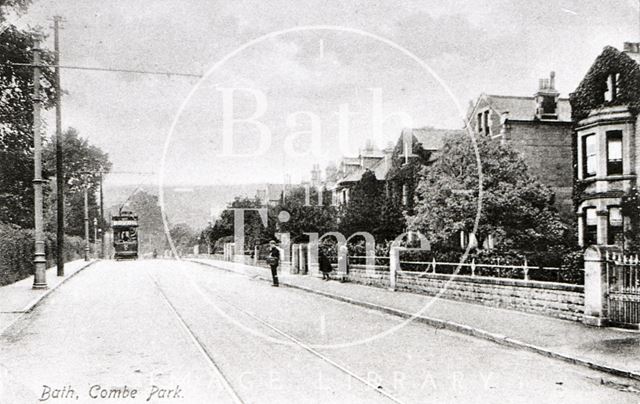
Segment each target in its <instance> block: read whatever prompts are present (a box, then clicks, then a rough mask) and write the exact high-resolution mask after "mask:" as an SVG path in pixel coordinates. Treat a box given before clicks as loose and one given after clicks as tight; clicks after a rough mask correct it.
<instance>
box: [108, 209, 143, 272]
mask: <svg viewBox="0 0 640 404" xmlns="http://www.w3.org/2000/svg"><path fill="white" fill-rule="evenodd" d="M111 228H112V230H113V249H114V251H115V253H114V258H115V259H116V260H121V259H138V216H136V215H134V214H133V212H131V211H128V210H123V209H120V212H119V213H118V215H117V216H111Z"/></svg>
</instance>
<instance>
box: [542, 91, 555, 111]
mask: <svg viewBox="0 0 640 404" xmlns="http://www.w3.org/2000/svg"><path fill="white" fill-rule="evenodd" d="M542 113H543V114H545V115H546V114H551V115H552V114H555V113H556V97H555V95H545V96H543V97H542Z"/></svg>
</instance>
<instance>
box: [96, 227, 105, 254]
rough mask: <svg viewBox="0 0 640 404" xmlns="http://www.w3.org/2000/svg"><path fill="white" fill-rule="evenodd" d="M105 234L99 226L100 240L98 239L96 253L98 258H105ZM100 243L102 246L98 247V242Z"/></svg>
mask: <svg viewBox="0 0 640 404" xmlns="http://www.w3.org/2000/svg"><path fill="white" fill-rule="evenodd" d="M103 237H104V236H103V235H102V229H101V228H99V227H98V240H96V249H97V250H96V255H97V256H98V258H100V259H103V258H104V239H103ZM97 243H100V247H98V244H97Z"/></svg>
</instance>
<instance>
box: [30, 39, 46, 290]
mask: <svg viewBox="0 0 640 404" xmlns="http://www.w3.org/2000/svg"><path fill="white" fill-rule="evenodd" d="M41 107H42V98H41V95H40V38H38V37H36V38H34V41H33V193H34V198H33V199H34V212H33V213H34V227H35V234H34V236H35V254H34V255H35V257H34V260H33V262H34V264H35V272H34V276H33V288H34V289H46V288H47V272H46V269H47V261H46V257H45V251H44V232H43V218H42V217H43V211H42V199H43V198H42V183H43V182H44V180H43V179H42V139H41V136H40V135H41V133H40V132H41V126H42V122H41V119H40V109H41Z"/></svg>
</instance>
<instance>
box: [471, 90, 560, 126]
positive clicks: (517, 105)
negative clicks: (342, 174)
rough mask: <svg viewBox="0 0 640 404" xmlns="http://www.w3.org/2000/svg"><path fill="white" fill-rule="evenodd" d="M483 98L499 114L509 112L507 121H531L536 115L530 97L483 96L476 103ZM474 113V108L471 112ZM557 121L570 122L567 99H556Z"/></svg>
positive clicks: (533, 102) (534, 106)
mask: <svg viewBox="0 0 640 404" xmlns="http://www.w3.org/2000/svg"><path fill="white" fill-rule="evenodd" d="M482 98H485V99H486V100H487V101H488V103H489V105H491V108H492V109H493V110H494V111H496V112H497V113H499V114H502V113H504V112H507V111H508V112H509V117H508V119H511V120H516V121H533V120H534V119H535V115H536V102H535V98H534V97H533V96H532V97H520V96H512V95H495V94H483V95H481V96H480V98H479V99H478V101H479V100H480V99H482ZM473 111H475V106H474V108H473V110H472V111H471V112H473ZM557 120H558V121H563V122H571V104H569V99H568V98H559V99H558V119H557Z"/></svg>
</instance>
